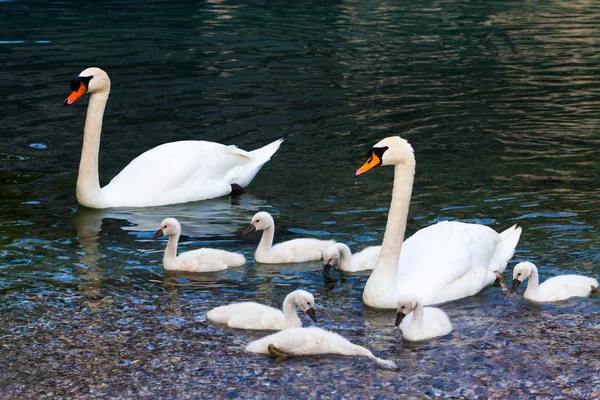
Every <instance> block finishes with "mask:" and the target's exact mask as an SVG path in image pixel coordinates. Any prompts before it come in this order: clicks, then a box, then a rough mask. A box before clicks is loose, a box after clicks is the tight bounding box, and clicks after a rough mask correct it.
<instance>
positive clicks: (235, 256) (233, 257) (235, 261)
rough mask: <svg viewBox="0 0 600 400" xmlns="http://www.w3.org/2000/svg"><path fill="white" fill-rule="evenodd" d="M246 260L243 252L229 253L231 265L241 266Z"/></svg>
mask: <svg viewBox="0 0 600 400" xmlns="http://www.w3.org/2000/svg"><path fill="white" fill-rule="evenodd" d="M245 262H246V257H244V255H243V254H240V253H231V254H229V260H228V263H227V264H228V265H229V266H230V267H239V266H242V265H244V263H245Z"/></svg>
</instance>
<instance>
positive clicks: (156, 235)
mask: <svg viewBox="0 0 600 400" xmlns="http://www.w3.org/2000/svg"><path fill="white" fill-rule="evenodd" d="M164 235H165V234H164V233H163V231H162V229H159V230H157V231H156V233H155V234H154V235H152V239H158V238H159V237H161V236H164Z"/></svg>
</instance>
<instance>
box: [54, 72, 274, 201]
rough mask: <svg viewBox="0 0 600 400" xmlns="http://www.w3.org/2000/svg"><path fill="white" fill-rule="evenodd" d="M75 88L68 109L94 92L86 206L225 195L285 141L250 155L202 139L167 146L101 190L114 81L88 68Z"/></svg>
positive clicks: (85, 155) (86, 138)
mask: <svg viewBox="0 0 600 400" xmlns="http://www.w3.org/2000/svg"><path fill="white" fill-rule="evenodd" d="M71 89H72V90H73V92H72V93H71V95H70V96H69V97H68V98H67V99H66V100H65V105H69V104H73V103H74V102H75V101H77V99H79V98H80V97H81V96H83V95H84V94H85V93H89V94H90V102H89V105H88V110H87V117H86V119H85V127H84V128H83V148H82V150H81V162H80V163H79V176H78V177H77V201H78V202H79V204H81V205H83V206H86V207H92V208H107V207H149V206H160V205H165V204H175V203H185V202H188V201H198V200H206V199H211V198H215V197H220V196H224V195H227V194H229V193H231V191H232V189H233V188H236V189H240V187H245V186H247V185H248V184H250V182H251V181H252V179H253V178H254V176H255V175H256V174H257V172H258V171H259V170H260V168H261V167H262V166H263V164H264V163H266V162H267V161H269V159H270V158H271V156H272V155H273V154H274V153H275V152H276V151H277V149H279V145H280V144H281V142H282V139H279V140H277V141H275V142H273V143H271V144H269V145H267V146H264V147H262V148H260V149H258V150H254V151H250V152H248V151H245V150H242V149H238V148H237V147H236V146H225V145H222V144H220V143H214V142H205V141H201V140H186V141H180V142H172V143H165V144H163V145H160V146H158V147H155V148H153V149H151V150H148V151H147V152H145V153H143V154H142V155H140V156H139V157H137V158H136V159H134V160H133V161H132V162H130V163H129V165H127V166H126V167H125V169H123V171H121V172H120V173H119V174H118V175H117V176H115V177H114V178H113V179H112V181H110V183H109V184H108V185H106V186H105V187H103V188H100V182H99V179H98V151H99V149H100V134H101V133H102V118H103V116H104V108H105V107H106V101H107V100H108V93H109V92H110V79H109V78H108V75H107V74H106V72H104V71H103V70H101V69H99V68H88V69H86V70H85V71H83V72H82V73H81V74H79V76H78V77H77V78H75V79H73V81H72V82H71Z"/></svg>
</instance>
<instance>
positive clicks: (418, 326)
mask: <svg viewBox="0 0 600 400" xmlns="http://www.w3.org/2000/svg"><path fill="white" fill-rule="evenodd" d="M397 310H398V313H397V314H396V322H395V323H394V325H396V326H397V327H398V329H400V331H401V332H402V337H403V338H404V339H406V340H409V341H419V340H426V339H431V338H434V337H437V336H444V335H447V334H448V333H450V332H452V324H451V323H450V318H448V315H446V313H445V312H443V311H442V310H440V309H439V308H435V307H423V304H421V301H420V300H419V298H418V297H417V296H415V295H413V294H403V295H401V296H400V298H399V299H398V306H397Z"/></svg>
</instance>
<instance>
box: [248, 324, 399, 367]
mask: <svg viewBox="0 0 600 400" xmlns="http://www.w3.org/2000/svg"><path fill="white" fill-rule="evenodd" d="M246 351H249V352H251V353H259V354H269V355H272V356H276V357H284V358H285V357H287V356H312V355H318V354H338V355H342V356H363V357H368V358H370V359H371V360H373V361H375V362H376V363H377V364H378V365H379V366H381V367H383V368H388V369H395V368H397V367H396V363H394V362H393V361H388V360H383V359H381V358H378V357H375V356H374V355H373V353H371V352H370V351H369V350H367V349H365V348H364V347H362V346H359V345H356V344H353V343H351V342H350V341H348V340H346V339H344V338H343V337H342V336H340V335H338V334H337V333H333V332H329V331H326V330H324V329H321V328H316V327H310V328H290V329H286V330H283V331H280V332H277V333H274V334H272V335H269V336H266V337H264V338H262V339H258V340H255V341H253V342H250V343H249V344H248V345H247V346H246Z"/></svg>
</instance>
